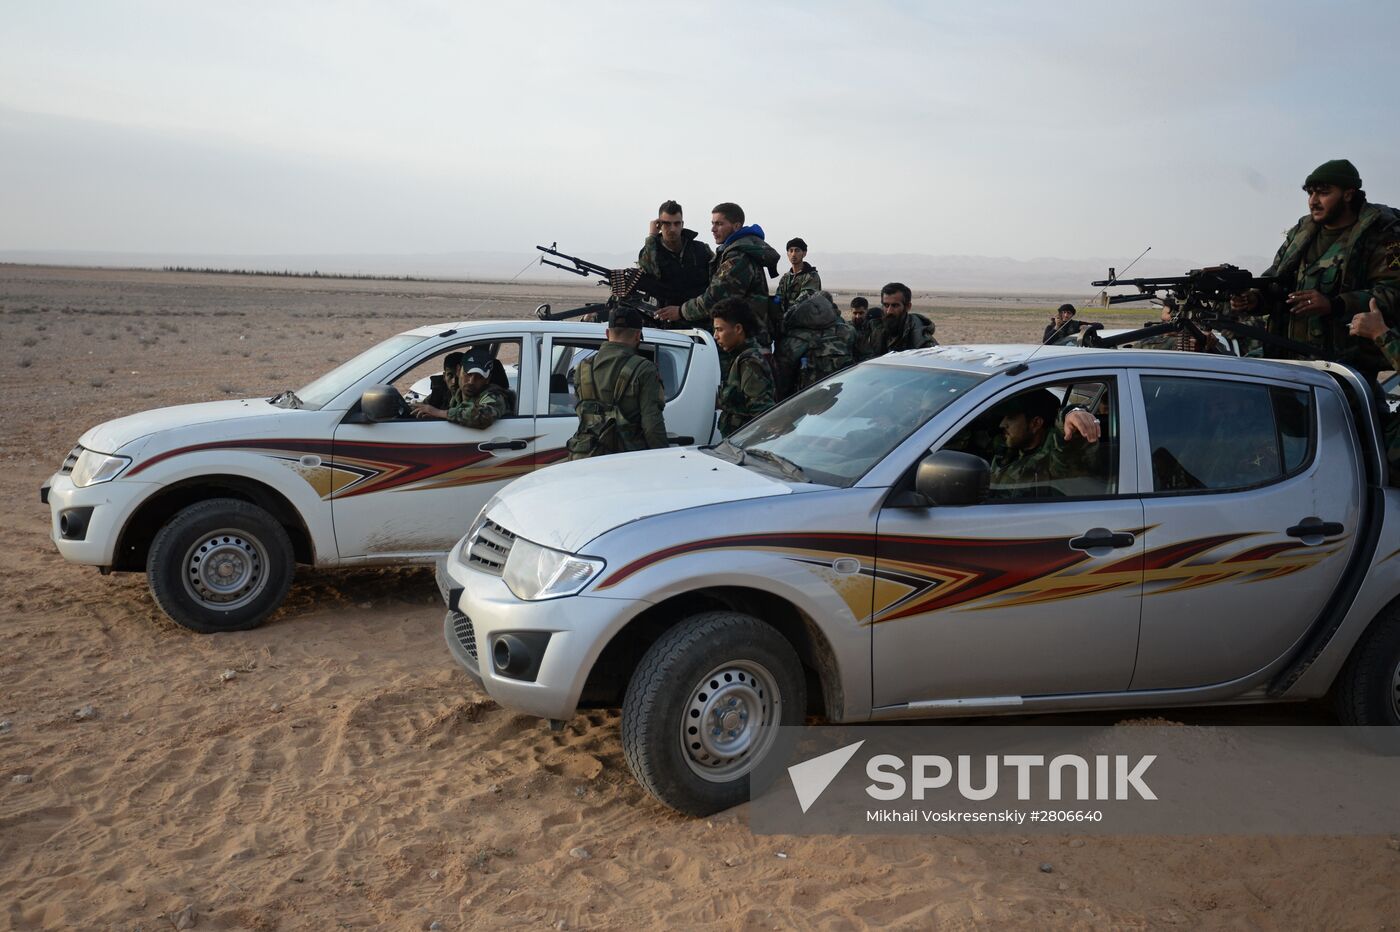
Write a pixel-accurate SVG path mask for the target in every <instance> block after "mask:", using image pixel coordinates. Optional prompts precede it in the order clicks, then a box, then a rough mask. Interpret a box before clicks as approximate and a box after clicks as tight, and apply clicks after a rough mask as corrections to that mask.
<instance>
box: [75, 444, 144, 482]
mask: <svg viewBox="0 0 1400 932" xmlns="http://www.w3.org/2000/svg"><path fill="white" fill-rule="evenodd" d="M130 462H131V457H129V456H111V455H109V454H107V453H98V452H96V451H94V450H84V451H83V452H82V453H80V454H79V455H78V462H77V463H75V464H73V484H74V485H76V486H77V487H78V488H80V489H82V488H86V487H87V486H90V485H97V483H99V482H108V481H110V480H112V479H115V478H117V475H118V473H120V472H121V471H122V470H123V469H125V468H126V467H127V464H129V463H130Z"/></svg>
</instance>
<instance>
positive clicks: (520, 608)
mask: <svg viewBox="0 0 1400 932" xmlns="http://www.w3.org/2000/svg"><path fill="white" fill-rule="evenodd" d="M456 554H457V548H453V551H452V553H451V554H449V555H448V557H446V558H444V559H442V560H440V561H438V589H439V591H440V592H442V594H443V598H444V601H445V602H446V604H447V605H448V611H447V617H446V619H445V620H444V624H443V628H444V630H443V634H444V636H445V638H446V640H447V647H448V650H449V651H451V653H452V656H453V657H454V658H455V659H456V660H457V662H458V663H459V664H461V665H462V667H463V669H465V670H466V671H467V673H468V674H469V675H470V676H471V677H472V678H473V679H474V680H476V681H477V682H478V683H480V684H481V685H482V686H483V687H484V688H485V690H486V692H487V693H488V694H489V695H490V696H491V698H493V699H495V700H496V701H497V702H499V703H500V704H501V705H503V706H505V707H506V708H509V709H515V710H518V711H521V712H526V713H529V714H531V715H538V716H540V717H541V718H549V719H568V718H572V717H573V715H574V713H575V712H576V711H577V710H578V700H579V696H580V695H581V694H582V693H583V686H584V683H585V682H586V681H587V679H588V674H589V672H590V671H591V670H592V668H593V663H594V661H595V660H596V659H597V655H598V653H600V652H601V650H602V648H603V647H604V646H605V645H606V644H607V642H608V640H609V638H610V633H611V632H612V631H614V630H617V629H618V628H620V627H621V625H622V624H624V623H625V620H626V619H627V618H629V617H630V616H631V615H632V614H633V613H635V612H637V611H640V610H641V609H643V608H645V607H646V606H645V604H639V603H635V602H633V601H631V600H623V599H605V598H597V597H590V596H586V595H576V596H568V597H566V598H561V599H549V600H547V601H543V602H525V601H522V600H520V599H517V598H516V597H515V595H514V594H513V593H512V592H511V591H510V588H509V587H507V586H506V584H505V582H504V581H503V580H502V579H501V578H500V577H498V576H492V575H490V574H487V573H479V572H477V571H476V570H473V569H469V568H468V567H466V566H463V565H462V564H461V563H459V562H457V561H456V559H455V558H456ZM502 635H515V636H516V637H517V639H518V640H519V641H523V642H526V643H528V644H531V645H534V644H539V643H540V642H543V650H542V656H539V657H536V658H533V659H534V660H535V661H537V662H538V668H537V671H536V672H534V673H533V679H523V678H521V677H520V676H510V675H506V674H504V673H502V672H501V671H499V670H498V669H497V664H496V662H495V659H494V653H495V651H494V648H495V645H496V641H497V639H498V638H499V637H501V636H502Z"/></svg>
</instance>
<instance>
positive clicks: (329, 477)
mask: <svg viewBox="0 0 1400 932" xmlns="http://www.w3.org/2000/svg"><path fill="white" fill-rule="evenodd" d="M536 439H538V438H536V437H531V438H529V440H530V441H532V442H533V441H534V440H536ZM206 450H234V451H238V452H246V453H257V454H261V455H263V456H270V457H272V458H274V459H277V460H281V461H282V462H284V463H285V464H286V465H287V466H289V467H290V468H291V469H293V470H295V471H296V472H297V473H298V474H299V475H300V476H301V477H302V478H303V479H305V480H306V481H307V482H308V483H309V484H310V485H311V486H312V487H313V488H314V489H315V490H316V492H317V493H318V494H319V495H320V496H321V497H322V498H323V499H329V498H334V499H343V498H352V497H354V496H357V495H368V494H370V493H372V492H388V491H414V490H426V489H448V488H456V487H459V486H468V485H476V484H479V483H482V482H499V481H504V480H507V479H513V478H515V477H517V476H521V475H524V474H525V473H528V472H530V471H531V470H533V469H535V468H537V467H538V466H544V465H547V464H549V463H555V462H558V461H560V460H562V459H564V458H566V457H567V456H568V451H567V450H563V449H554V450H542V451H540V452H538V453H533V454H531V453H526V454H524V455H522V456H517V457H511V458H502V457H497V456H495V455H493V454H492V453H490V452H489V451H482V450H478V449H477V448H476V442H475V441H473V442H467V443H438V444H427V443H376V442H371V441H362V440H340V441H330V440H322V439H312V438H295V439H287V440H273V439H268V440H220V441H213V442H210V443H201V444H194V445H192V446H187V447H180V448H178V449H175V450H167V451H166V452H164V453H160V454H157V455H156V456H153V457H151V458H150V459H148V460H144V461H142V462H141V463H139V464H137V466H136V468H134V469H133V470H132V471H131V472H130V473H129V475H132V476H135V475H137V474H139V473H141V472H144V471H145V470H147V469H150V468H151V467H152V466H154V465H156V464H157V463H160V462H164V461H165V460H168V459H171V458H173V457H176V456H182V455H184V454H187V453H196V452H202V451H206ZM307 456H314V457H318V458H320V459H321V460H322V462H321V463H319V464H316V465H305V464H303V463H302V462H301V460H302V458H303V457H307Z"/></svg>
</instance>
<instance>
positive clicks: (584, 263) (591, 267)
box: [535, 243, 611, 278]
mask: <svg viewBox="0 0 1400 932" xmlns="http://www.w3.org/2000/svg"><path fill="white" fill-rule="evenodd" d="M558 246H559V244H558V243H550V244H549V245H548V246H536V247H535V248H536V249H538V250H539V251H540V252H542V253H545V254H546V255H550V256H554V257H556V258H559V259H565V260H567V261H568V262H570V263H572V264H571V265H564V264H563V263H562V262H551V261H549V260H548V259H546V258H545V257H544V256H540V264H541V265H550V266H553V267H554V268H556V269H563V270H564V271H565V272H573V273H574V274H575V275H582V276H584V277H585V278H587V277H588V276H589V275H601V276H602V277H603V278H607V277H608V272H609V271H611V270H610V269H607V268H604V267H603V266H601V265H599V264H598V263H596V262H589V261H588V260H587V259H580V258H579V257H578V256H571V255H569V254H568V253H563V252H560V251H559V249H558Z"/></svg>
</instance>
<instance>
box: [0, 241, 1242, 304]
mask: <svg viewBox="0 0 1400 932" xmlns="http://www.w3.org/2000/svg"><path fill="white" fill-rule="evenodd" d="M582 255H583V256H584V258H587V259H589V260H591V261H594V262H597V263H599V264H600V265H604V266H607V267H609V268H620V267H624V266H627V265H631V264H632V263H633V262H634V261H635V258H636V257H635V256H634V255H624V254H622V253H605V252H596V253H584V254H582ZM537 258H538V254H537V253H534V251H533V250H532V249H528V248H527V249H522V250H521V251H519V252H451V253H417V254H405V255H387V254H385V255H369V254H364V255H357V254H322V255H316V254H306V255H236V254H218V253H158V252H150V253H146V252H81V251H66V250H0V262H13V263H24V264H35V265H76V266H102V267H109V268H156V269H159V268H165V267H175V266H178V267H182V268H192V269H241V270H248V271H262V272H278V271H287V272H297V273H311V272H320V273H324V274H333V275H371V276H406V277H414V278H440V279H470V280H481V279H485V280H489V281H499V280H509V279H513V278H514V279H518V280H521V281H537V282H556V283H557V282H564V281H570V282H576V281H579V279H578V278H576V277H575V276H572V275H568V274H566V273H564V272H559V271H556V270H554V269H550V268H548V267H544V266H540V265H539V264H538V263H537V262H536V261H535V260H536V259H537ZM1129 261H1131V257H1123V256H1119V257H1116V258H1095V259H1055V258H1036V259H1011V258H1006V257H996V256H930V255H922V254H919V253H899V254H876V253H858V252H850V253H840V252H838V253H823V254H822V255H821V261H820V262H818V263H815V264H816V266H817V268H818V270H819V271H820V272H821V276H822V281H823V282H824V283H825V284H826V285H828V286H830V287H833V288H842V289H846V290H851V289H864V290H872V291H873V290H875V289H877V288H879V287H880V286H881V285H883V284H884V283H885V282H888V281H902V282H904V283H905V284H907V285H909V287H911V288H913V289H915V290H918V291H929V290H939V291H944V290H952V291H969V292H986V293H989V294H1005V293H1035V294H1065V295H1068V296H1071V297H1077V296H1081V295H1083V294H1087V293H1088V292H1090V291H1092V289H1091V288H1090V286H1089V282H1091V281H1095V280H1098V279H1102V278H1104V277H1105V276H1106V275H1107V274H1108V269H1109V266H1119V267H1121V266H1124V265H1126V264H1127V263H1128V262H1129ZM1221 261H1225V262H1230V263H1232V264H1234V265H1238V266H1240V267H1241V268H1246V269H1249V270H1250V271H1252V272H1255V273H1260V272H1263V271H1264V269H1265V268H1266V267H1267V266H1268V264H1269V260H1268V259H1267V258H1265V257H1263V256H1236V257H1228V258H1224V259H1221V258H1220V257H1213V258H1209V259H1203V258H1199V257H1198V258H1195V259H1172V258H1156V257H1154V256H1153V255H1152V254H1151V253H1149V254H1148V255H1147V256H1146V257H1145V258H1143V259H1142V260H1141V261H1140V262H1138V264H1137V265H1135V266H1134V267H1133V268H1132V270H1131V271H1129V272H1128V273H1127V275H1129V276H1161V275H1180V274H1183V273H1184V272H1186V271H1187V270H1188V269H1192V268H1199V267H1201V266H1202V265H1212V264H1216V263H1218V262H1221ZM786 267H787V263H786V260H784V262H782V263H781V265H780V270H782V269H786Z"/></svg>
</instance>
